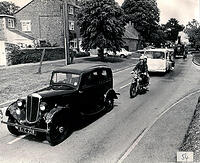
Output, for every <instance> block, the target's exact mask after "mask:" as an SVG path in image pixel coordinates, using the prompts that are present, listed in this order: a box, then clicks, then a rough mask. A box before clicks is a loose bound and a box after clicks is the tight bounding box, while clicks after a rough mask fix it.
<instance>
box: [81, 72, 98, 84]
mask: <svg viewBox="0 0 200 163" xmlns="http://www.w3.org/2000/svg"><path fill="white" fill-rule="evenodd" d="M97 75H98V74H97V71H92V72H88V73H86V74H84V75H83V78H82V88H87V87H90V86H93V85H95V84H96V82H97Z"/></svg>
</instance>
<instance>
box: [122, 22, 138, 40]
mask: <svg viewBox="0 0 200 163" xmlns="http://www.w3.org/2000/svg"><path fill="white" fill-rule="evenodd" d="M125 28H126V30H125V32H124V36H123V38H126V39H134V40H138V39H139V36H138V35H139V33H138V31H137V30H136V29H135V28H134V26H133V24H131V23H128V24H127V25H126V27H125Z"/></svg>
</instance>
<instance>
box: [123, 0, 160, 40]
mask: <svg viewBox="0 0 200 163" xmlns="http://www.w3.org/2000/svg"><path fill="white" fill-rule="evenodd" d="M122 8H123V9H124V12H125V14H126V15H127V21H131V22H132V23H134V25H135V28H136V29H137V30H138V31H139V32H140V33H141V35H142V36H143V38H144V39H145V40H146V41H150V40H151V38H150V37H151V33H153V32H154V31H155V30H157V29H158V25H159V20H160V12H159V9H158V7H157V3H156V0H124V3H123V4H122Z"/></svg>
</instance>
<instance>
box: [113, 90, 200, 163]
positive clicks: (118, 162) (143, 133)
mask: <svg viewBox="0 0 200 163" xmlns="http://www.w3.org/2000/svg"><path fill="white" fill-rule="evenodd" d="M196 93H200V90H197V91H195V92H192V93H190V94H188V95H186V96H184V97H182V98H180V99H179V100H178V101H177V102H175V103H174V104H172V105H171V106H170V107H168V109H166V110H165V111H164V112H162V113H161V114H160V115H159V116H157V117H156V119H155V120H154V121H153V122H152V123H151V124H150V125H149V127H148V128H146V129H145V130H144V132H142V134H141V135H139V137H138V138H137V139H136V140H135V141H134V142H133V144H132V145H131V146H130V147H129V148H128V149H127V150H126V152H125V153H124V154H123V155H122V156H121V157H120V159H119V160H118V161H117V163H122V162H123V161H124V160H125V159H126V158H127V157H128V155H129V154H130V153H131V152H132V151H133V150H134V149H135V147H136V146H137V145H138V143H139V142H140V140H141V139H142V138H143V137H144V136H145V134H146V133H147V132H148V131H149V130H150V129H151V128H152V127H153V125H154V124H155V123H156V122H157V121H158V120H159V119H160V118H161V117H162V116H163V115H164V114H165V113H167V112H168V111H169V110H170V109H172V108H173V107H174V106H175V105H177V104H179V103H180V102H182V101H183V100H185V99H186V98H188V97H190V96H192V95H194V94H196ZM164 108H165V106H164Z"/></svg>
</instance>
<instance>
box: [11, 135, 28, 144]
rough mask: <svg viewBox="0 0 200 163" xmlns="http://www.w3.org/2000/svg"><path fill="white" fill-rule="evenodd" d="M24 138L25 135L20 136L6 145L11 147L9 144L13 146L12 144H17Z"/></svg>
mask: <svg viewBox="0 0 200 163" xmlns="http://www.w3.org/2000/svg"><path fill="white" fill-rule="evenodd" d="M25 137H26V135H21V136H19V137H17V138H16V139H14V140H12V141H10V142H8V143H7V144H9V145H11V144H13V143H15V142H17V141H19V140H21V139H23V138H25Z"/></svg>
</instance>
